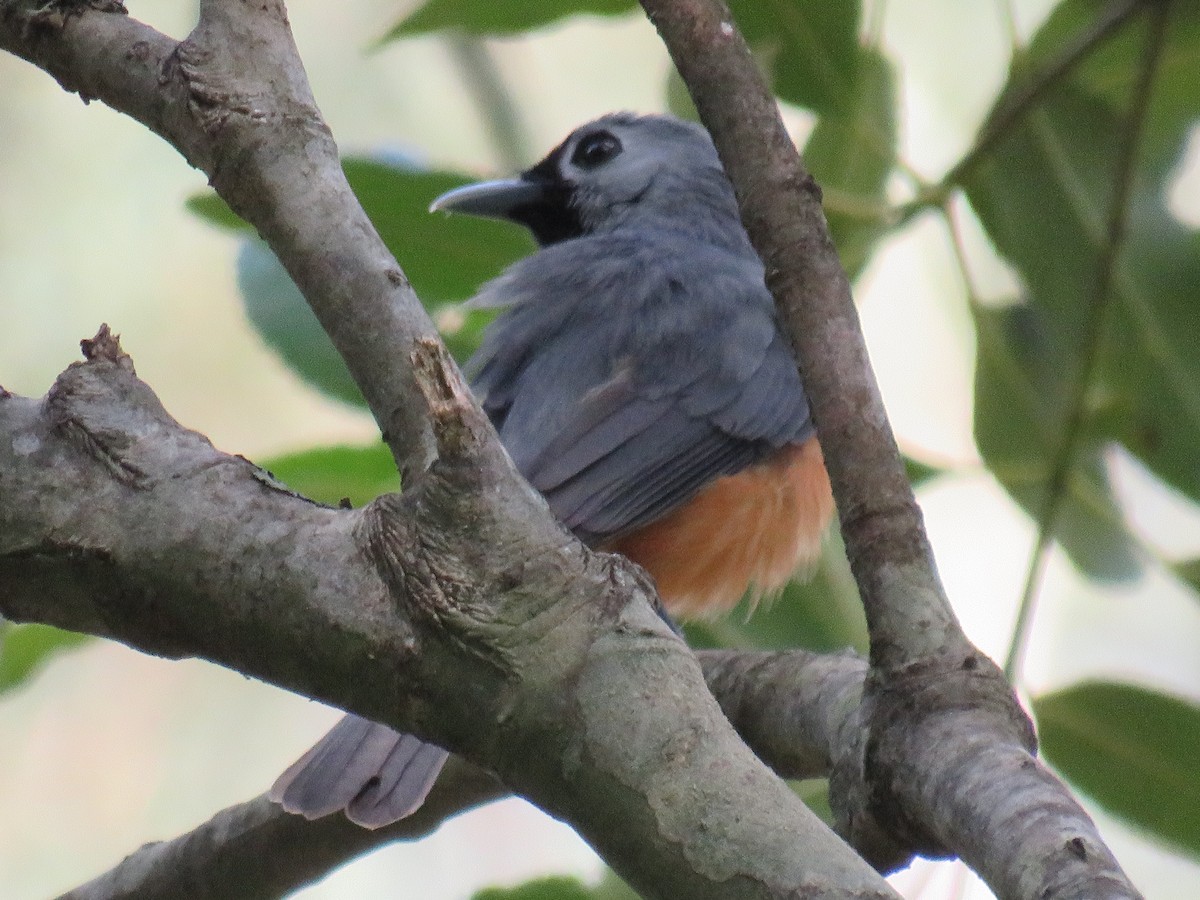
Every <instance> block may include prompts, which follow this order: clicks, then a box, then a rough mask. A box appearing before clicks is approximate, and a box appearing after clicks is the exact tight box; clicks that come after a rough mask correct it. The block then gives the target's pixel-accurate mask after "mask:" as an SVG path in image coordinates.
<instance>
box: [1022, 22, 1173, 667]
mask: <svg viewBox="0 0 1200 900" xmlns="http://www.w3.org/2000/svg"><path fill="white" fill-rule="evenodd" d="M1150 6H1151V7H1152V10H1153V11H1152V14H1151V19H1150V29H1149V31H1148V32H1147V34H1146V45H1145V47H1144V49H1143V51H1142V66H1141V70H1140V71H1139V73H1138V79H1137V83H1136V84H1135V85H1134V88H1133V91H1132V93H1131V95H1130V99H1129V114H1128V118H1127V122H1126V127H1125V128H1123V129H1122V130H1121V134H1120V138H1119V143H1118V144H1117V148H1116V151H1117V157H1116V167H1115V181H1114V184H1113V194H1112V201H1111V204H1110V206H1109V210H1108V221H1107V225H1106V228H1105V237H1104V243H1103V244H1102V245H1101V246H1100V248H1099V257H1098V259H1097V263H1096V287H1095V291H1094V292H1093V294H1092V296H1093V298H1094V299H1093V301H1092V306H1091V309H1090V310H1089V311H1088V318H1087V321H1086V322H1085V323H1084V334H1083V342H1082V344H1081V349H1080V361H1079V371H1078V375H1077V377H1076V381H1075V385H1074V390H1073V391H1072V394H1071V399H1070V402H1069V405H1068V407H1067V420H1066V424H1065V425H1064V428H1063V436H1062V443H1061V444H1060V445H1059V448H1058V452H1057V453H1056V454H1055V457H1054V461H1053V465H1052V467H1051V469H1050V478H1049V481H1048V482H1047V485H1046V498H1045V503H1044V505H1043V507H1042V511H1041V515H1040V516H1039V517H1038V536H1037V542H1036V543H1035V544H1034V549H1033V553H1032V555H1031V556H1030V560H1029V569H1028V571H1027V573H1026V576H1025V586H1024V588H1023V590H1022V592H1021V602H1020V606H1019V607H1018V609H1017V621H1016V624H1015V625H1014V627H1013V635H1012V639H1011V641H1010V643H1009V649H1008V656H1007V658H1006V659H1005V662H1004V673H1005V675H1007V676H1008V678H1009V680H1010V681H1011V680H1013V678H1014V677H1015V675H1016V673H1017V672H1018V671H1019V670H1020V668H1021V663H1022V661H1023V659H1024V654H1025V649H1026V646H1027V644H1028V642H1029V631H1030V627H1031V625H1032V619H1033V611H1034V607H1035V605H1036V603H1035V601H1036V596H1037V588H1038V586H1039V585H1040V584H1041V581H1042V575H1043V573H1044V571H1045V567H1046V560H1047V550H1048V549H1049V547H1050V541H1051V540H1052V539H1053V535H1054V526H1055V521H1056V520H1057V518H1058V513H1059V510H1060V508H1061V506H1062V500H1063V496H1064V495H1065V493H1066V486H1067V480H1068V479H1069V478H1070V476H1071V469H1072V466H1073V464H1074V461H1075V455H1076V452H1077V450H1078V447H1079V442H1080V438H1081V436H1082V433H1083V430H1084V425H1085V419H1086V405H1087V396H1088V391H1089V389H1090V388H1091V385H1092V379H1093V376H1094V374H1095V369H1096V363H1097V360H1098V359H1099V355H1100V354H1099V348H1100V344H1101V342H1102V341H1103V337H1104V327H1105V323H1106V321H1107V318H1108V310H1109V308H1110V306H1111V305H1112V299H1113V293H1114V291H1113V280H1114V276H1115V272H1116V268H1117V262H1118V258H1119V256H1120V252H1121V248H1122V246H1123V245H1124V242H1125V233H1126V228H1127V226H1128V221H1129V199H1130V195H1131V193H1132V190H1133V182H1134V180H1135V178H1136V176H1137V171H1136V169H1137V152H1138V146H1139V143H1140V139H1141V136H1142V134H1143V132H1144V130H1145V124H1146V115H1147V110H1148V108H1149V106H1150V94H1151V91H1152V90H1153V87H1154V77H1155V75H1156V74H1157V73H1158V69H1159V64H1160V62H1161V61H1162V51H1163V45H1164V43H1165V39H1166V31H1167V21H1168V19H1169V16H1170V6H1171V4H1170V0H1159V2H1156V3H1153V4H1150Z"/></svg>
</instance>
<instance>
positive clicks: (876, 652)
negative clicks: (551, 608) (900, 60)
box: [642, 0, 1137, 897]
mask: <svg viewBox="0 0 1200 900" xmlns="http://www.w3.org/2000/svg"><path fill="white" fill-rule="evenodd" d="M642 6H643V7H644V8H645V9H646V12H647V14H648V15H649V16H650V18H651V19H652V20H653V22H654V24H655V25H656V26H657V28H658V30H659V32H660V33H661V35H662V37H663V40H664V42H665V43H666V45H667V48H668V50H669V51H670V53H671V57H672V59H673V60H674V61H675V65H676V67H677V68H678V69H679V72H680V74H681V75H682V76H683V79H684V81H685V82H686V84H687V86H688V90H689V91H690V92H691V95H692V99H693V100H694V101H695V104H696V108H697V110H698V111H699V113H700V116H701V118H702V119H703V120H704V123H705V125H707V126H708V129H709V131H710V132H711V133H712V136H713V140H714V142H715V143H716V146H717V149H718V152H719V153H720V155H721V159H722V162H723V163H724V165H725V169H726V171H727V172H728V173H729V177H730V179H731V181H732V182H733V185H734V189H735V191H736V193H737V196H738V203H739V206H740V208H741V212H742V219H743V222H744V223H745V225H746V230H747V232H748V233H749V235H750V238H751V241H752V242H753V244H754V246H755V248H756V249H757V251H758V253H759V255H760V256H761V257H762V259H763V262H764V264H765V266H766V275H767V283H768V286H769V287H770V288H771V291H772V293H773V294H774V295H775V298H776V303H777V305H778V308H779V310H780V314H781V317H782V319H783V321H784V322H785V323H786V326H787V328H788V331H789V334H790V336H791V338H792V342H793V345H794V347H795V350H796V355H797V358H798V361H799V365H800V369H801V372H802V373H803V375H804V381H805V386H806V388H807V390H808V393H809V395H810V398H811V402H812V408H813V416H814V419H815V421H816V423H817V429H818V433H819V435H820V438H821V443H822V446H823V448H824V449H825V452H826V460H827V465H828V468H829V472H830V479H831V481H832V483H833V491H834V496H835V498H836V500H837V505H838V512H839V513H840V516H841V523H842V533H843V536H844V538H845V543H846V549H847V554H848V556H849V559H850V564H851V568H852V570H853V572H854V576H855V580H856V581H857V583H858V587H859V593H860V595H861V596H862V599H863V604H864V606H865V611H866V616H867V623H868V626H869V629H870V637H871V672H870V675H869V677H868V679H867V683H866V688H865V693H864V701H863V709H862V712H863V721H864V723H865V725H866V728H865V729H864V731H863V732H862V734H861V740H862V741H863V745H862V753H861V755H860V756H859V759H858V762H857V763H856V764H855V766H854V767H853V769H852V770H846V769H843V768H841V767H838V768H837V769H835V773H834V779H833V781H832V783H831V801H832V802H833V803H834V805H835V810H838V812H839V825H840V830H841V831H842V832H843V833H844V834H846V835H848V836H849V838H850V839H851V840H852V841H853V843H854V844H855V846H857V847H859V848H860V849H864V850H865V852H867V854H868V857H869V858H871V859H872V860H873V861H875V862H876V863H877V864H878V865H883V866H888V865H892V864H894V862H895V861H897V860H898V859H901V858H903V855H904V853H905V852H907V851H908V850H917V851H918V852H924V853H932V854H936V853H942V852H946V851H949V852H953V853H957V854H958V855H960V856H962V857H963V858H964V860H965V861H966V862H967V863H968V864H970V865H971V866H972V867H973V868H975V869H976V870H977V871H978V872H979V873H980V874H981V875H982V876H983V877H984V878H985V879H986V880H987V881H988V882H989V883H990V884H991V885H992V886H993V887H994V888H996V890H997V891H998V892H1000V893H1001V896H1006V897H1009V896H1011V897H1029V896H1038V897H1059V896H1062V897H1073V896H1085V895H1087V892H1088V891H1089V890H1091V889H1092V888H1093V887H1094V885H1095V884H1097V883H1103V884H1106V885H1108V884H1111V885H1119V888H1118V890H1119V892H1120V893H1119V894H1114V896H1118V895H1119V896H1129V897H1132V896H1137V892H1136V891H1135V890H1134V889H1133V888H1132V886H1131V885H1129V884H1128V881H1127V880H1126V879H1125V877H1124V874H1123V873H1121V871H1120V869H1119V867H1118V866H1117V865H1116V862H1115V860H1113V858H1112V856H1111V854H1109V853H1108V852H1107V850H1104V851H1103V852H1096V846H1093V845H1092V844H1091V843H1090V842H1091V841H1092V840H1093V839H1094V840H1095V842H1096V845H1097V846H1100V847H1102V846H1103V845H1102V844H1100V843H1099V837H1098V835H1096V833H1095V828H1094V826H1093V825H1092V823H1091V821H1090V820H1089V819H1088V818H1087V816H1086V815H1085V814H1084V813H1083V811H1082V810H1081V809H1080V808H1079V807H1078V804H1076V803H1075V802H1074V800H1073V799H1071V797H1070V794H1069V792H1068V791H1067V790H1066V788H1065V787H1064V786H1063V785H1062V784H1061V783H1059V782H1057V781H1056V780H1054V779H1052V778H1049V777H1045V778H1039V779H1038V780H1039V782H1040V783H1039V784H1038V785H1037V788H1036V790H1034V791H1032V792H1031V793H1027V794H1023V796H1025V797H1033V796H1036V798H1037V802H1038V803H1040V804H1042V808H1044V809H1045V810H1053V811H1054V815H1053V816H1051V818H1052V819H1053V821H1054V822H1055V828H1051V829H1049V830H1047V831H1041V832H1039V833H1038V834H1037V835H1033V834H1032V833H1031V832H1030V831H1029V830H1025V831H1022V832H1021V833H1020V835H1019V838H1020V839H1021V841H1022V844H1021V847H1020V848H1019V850H1018V851H1017V852H1016V853H1011V852H1010V851H1013V850H1014V847H1013V843H1012V840H1013V836H1014V835H1013V832H1012V831H1011V830H1010V829H1002V830H994V829H996V828H997V824H998V823H997V821H996V818H995V815H994V814H995V806H994V805H992V806H990V807H989V806H988V805H987V801H986V800H985V799H984V797H985V794H982V793H981V794H978V795H972V794H968V793H966V792H964V791H963V789H962V785H963V783H964V782H965V783H974V784H982V783H989V784H994V781H989V779H995V778H996V777H997V772H1002V773H1004V774H1005V775H1007V776H1011V777H1012V779H1013V787H1015V788H1020V786H1021V783H1022V778H1021V775H1020V774H1019V773H1024V772H1027V771H1029V770H1031V769H1034V768H1036V766H1037V763H1036V761H1035V760H1034V759H1033V758H1032V757H1031V756H1030V751H1031V750H1032V749H1033V732H1032V727H1031V726H1030V724H1029V722H1028V719H1027V718H1026V717H1025V715H1024V713H1023V712H1022V710H1021V709H1020V707H1019V705H1018V704H1017V702H1016V698H1015V697H1014V696H1013V694H1012V692H1011V690H1010V689H1009V688H1008V686H1007V684H1006V682H1005V681H1004V680H1003V677H1002V675H1001V673H1000V671H999V669H998V668H997V667H996V666H995V665H994V663H992V662H991V660H988V659H987V658H986V657H984V656H983V655H982V654H980V653H979V651H977V650H976V649H975V648H974V647H972V646H971V645H970V643H969V642H968V641H967V640H966V638H965V636H964V635H963V633H962V630H961V628H960V627H959V625H958V622H957V621H956V619H955V617H954V614H953V611H952V610H951V608H950V605H949V602H948V600H947V598H946V595H945V592H944V589H943V587H942V584H941V581H940V579H939V577H938V574H937V571H936V566H935V564H934V560H933V554H932V551H931V548H930V546H929V542H928V538H927V537H926V534H925V530H924V525H923V522H922V519H921V514H920V511H919V509H918V508H917V505H916V502H915V500H914V497H913V494H912V490H911V488H910V486H909V484H908V481H907V478H906V477H905V473H904V467H903V465H902V463H901V460H900V455H899V452H898V450H897V447H896V443H895V438H894V437H893V435H892V431H891V428H890V426H889V424H888V420H887V415H886V413H885V411H884V408H883V402H882V399H881V397H880V394H879V389H878V386H877V384H876V382H875V377H874V374H873V372H872V370H871V366H870V362H869V359H868V356H867V351H866V345H865V343H864V341H863V337H862V332H861V329H860V327H859V323H858V315H857V312H856V310H855V308H854V304H853V301H852V298H851V295H850V286H849V282H848V280H847V278H846V275H845V272H844V271H843V269H842V267H841V264H840V262H839V261H838V257H837V253H836V251H835V248H834V246H833V243H832V241H831V240H830V237H829V233H828V229H827V227H826V224H825V219H824V215H823V213H822V211H821V206H820V189H819V188H818V187H817V185H816V183H815V182H814V181H813V179H812V177H811V176H810V175H809V174H808V172H807V171H806V170H805V168H804V165H803V163H802V162H801V160H800V157H799V155H798V153H797V152H796V148H795V146H794V145H793V144H792V141H791V139H790V138H789V137H788V134H787V132H786V130H785V129H784V126H783V123H782V121H781V119H780V117H779V113H778V110H777V105H776V101H775V98H774V96H773V95H772V94H771V92H770V91H769V90H768V89H767V87H766V85H765V83H764V81H763V79H762V76H761V74H760V72H759V71H758V68H757V67H756V65H755V63H754V59H753V57H752V56H751V54H750V51H749V48H748V47H747V46H746V43H745V41H744V40H743V38H742V37H741V35H740V34H739V32H738V31H737V29H736V28H735V27H734V22H733V17H732V16H731V15H730V12H729V9H728V7H727V6H726V5H725V4H724V3H723V2H721V0H642ZM967 711H970V714H967ZM981 748H987V751H988V752H987V753H984V752H980V750H981ZM997 756H999V757H1000V758H1002V759H1003V760H1005V761H1006V762H1008V763H1009V764H1010V765H1008V766H1005V767H1001V768H999V769H997V768H996V764H997ZM968 770H969V771H970V774H969V775H968V774H967V772H968ZM917 773H920V777H918V774H917ZM934 785H936V789H932V788H933V786H934ZM921 786H924V787H927V788H931V789H930V790H928V791H924V792H923V791H922V790H921ZM939 797H940V798H943V800H942V803H943V804H945V798H950V797H952V798H958V800H959V802H958V804H957V805H954V804H950V805H949V806H953V807H954V808H953V814H952V815H947V809H948V808H949V806H947V805H942V806H937V805H935V802H934V801H935V800H936V799H937V798H939ZM864 806H865V807H867V808H869V809H870V810H871V814H870V815H869V816H867V817H861V816H859V815H858V814H857V812H856V811H857V810H860V809H862V808H864ZM1026 809H1028V807H1026ZM1065 809H1070V811H1071V812H1070V815H1067V816H1059V815H1058V813H1060V812H1061V811H1062V810H1065ZM1039 815H1040V813H1039ZM1068 823H1069V824H1068ZM1075 829H1078V832H1079V833H1086V834H1087V835H1088V841H1087V842H1085V843H1087V847H1086V852H1085V853H1084V854H1083V855H1084V857H1085V858H1086V861H1087V866H1086V867H1084V868H1083V869H1080V868H1079V867H1076V866H1073V865H1071V863H1070V861H1069V860H1067V859H1066V857H1065V856H1064V852H1063V848H1064V846H1066V847H1070V846H1074V844H1073V843H1072V841H1073V840H1074V837H1073V835H1074V834H1075ZM983 836H986V838H984V837H983ZM1030 869H1036V870H1037V871H1038V872H1039V873H1041V876H1042V877H1040V879H1032V878H1030V877H1029V875H1028V871H1029V870H1030ZM1035 882H1036V883H1035ZM1018 886H1019V888H1018ZM1026 891H1028V892H1026Z"/></svg>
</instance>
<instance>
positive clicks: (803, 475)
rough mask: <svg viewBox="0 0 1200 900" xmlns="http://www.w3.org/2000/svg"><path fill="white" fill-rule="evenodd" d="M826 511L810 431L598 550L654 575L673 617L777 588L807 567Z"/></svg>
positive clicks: (820, 465) (719, 608) (821, 469)
mask: <svg viewBox="0 0 1200 900" xmlns="http://www.w3.org/2000/svg"><path fill="white" fill-rule="evenodd" d="M832 515H833V493H832V491H831V490H830V487H829V475H828V474H827V473H826V471H825V462H824V459H823V457H822V456H821V446H820V444H818V443H817V439H816V438H810V439H809V440H807V441H805V442H804V443H803V444H793V445H792V446H790V447H787V448H784V449H783V450H781V451H780V452H779V453H777V454H775V455H774V456H772V457H771V458H770V459H769V460H767V461H765V462H763V463H759V464H758V465H755V466H751V467H750V468H748V469H744V470H742V471H741V472H738V473H737V474H736V475H729V476H726V477H724V478H721V479H719V480H717V481H715V482H713V483H712V484H710V485H709V486H708V487H706V488H705V489H704V490H703V491H701V492H700V493H699V494H698V495H696V497H695V499H693V500H691V501H689V502H688V503H687V504H685V505H684V506H681V507H680V508H679V509H677V510H675V511H674V512H672V513H670V514H669V515H667V516H664V517H663V518H661V519H659V520H658V521H657V522H652V523H651V524H649V525H647V526H646V527H644V528H640V529H638V530H637V531H634V532H632V533H630V534H627V535H625V536H623V537H621V538H618V539H617V540H615V541H612V542H611V543H609V544H606V545H605V546H604V548H603V549H605V550H611V551H615V552H617V553H621V554H623V555H625V556H628V557H629V558H630V559H632V560H633V561H634V562H636V563H637V564H638V565H640V566H641V567H642V568H644V569H645V570H646V571H647V572H649V573H650V575H651V576H652V577H653V578H654V581H655V583H656V584H657V585H658V592H659V595H660V596H661V597H662V600H663V604H664V605H665V606H666V608H667V611H668V612H670V613H671V615H673V616H678V617H680V618H695V617H698V616H713V615H717V614H719V613H722V612H726V611H727V610H729V609H731V608H732V607H733V606H735V605H736V604H737V602H738V601H739V600H741V598H742V597H743V596H744V595H745V594H746V592H747V591H750V592H751V597H752V598H753V599H755V600H757V599H758V598H760V597H761V596H762V595H764V594H769V593H772V592H774V591H777V590H779V589H780V588H782V587H783V586H784V584H786V583H787V581H788V580H789V579H790V578H791V577H792V575H793V574H794V573H795V572H796V570H797V569H801V568H803V567H805V566H811V565H812V564H813V563H814V562H816V560H817V556H818V555H819V554H820V549H821V538H822V536H823V535H824V533H825V528H826V526H827V525H828V524H829V519H830V517H831V516H832Z"/></svg>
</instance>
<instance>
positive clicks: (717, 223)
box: [431, 113, 745, 248]
mask: <svg viewBox="0 0 1200 900" xmlns="http://www.w3.org/2000/svg"><path fill="white" fill-rule="evenodd" d="M431 208H432V209H435V210H437V209H445V210H452V211H457V212H465V213H472V214H474V215H480V216H488V217H492V218H500V219H508V220H510V221H513V222H518V223H520V224H521V225H524V226H525V227H526V228H528V229H529V230H530V231H532V232H533V235H534V237H535V238H536V239H537V241H538V243H540V244H542V245H546V244H553V243H557V242H558V241H562V240H567V239H569V238H575V237H582V236H584V235H589V234H600V233H604V232H609V231H612V230H614V229H616V228H620V227H622V226H626V225H638V226H641V225H645V226H654V227H660V228H671V229H677V230H681V231H684V232H687V233H689V234H692V235H694V236H697V237H710V238H713V239H715V240H717V242H719V243H721V244H726V245H728V244H734V245H736V246H737V247H739V248H741V247H742V246H743V245H744V243H745V237H744V233H743V232H742V229H741V225H740V222H739V221H738V218H737V205H736V202H735V201H734V197H733V189H732V188H731V187H730V185H729V181H728V179H727V178H726V177H725V172H724V170H723V169H722V168H721V163H720V160H719V159H718V158H717V152H716V150H715V149H714V147H713V144H712V140H711V139H710V138H709V136H708V132H706V131H705V130H704V129H703V128H701V127H700V126H699V125H694V124H692V123H690V122H684V121H681V120H679V119H675V118H672V117H670V116H658V115H655V116H637V115H633V114H631V113H613V114H611V115H607V116H603V117H601V118H599V119H596V120H595V121H593V122H589V123H588V124H586V125H583V126H581V127H579V128H577V129H575V131H573V132H571V134H570V135H569V136H568V137H567V139H566V140H564V141H563V142H562V143H561V144H559V145H558V146H557V147H555V148H554V149H553V150H551V151H550V153H549V154H548V155H547V156H546V158H545V159H543V160H542V161H541V162H539V163H538V164H537V165H535V166H533V167H532V168H530V169H527V170H526V171H525V172H522V173H521V174H520V176H518V177H517V178H515V179H509V180H504V181H492V182H484V183H482V184H474V185H468V186H466V187H462V188H459V189H457V190H454V191H450V192H449V193H448V194H445V195H443V196H441V197H439V198H438V199H437V200H435V201H434V203H433V206H432V207H431Z"/></svg>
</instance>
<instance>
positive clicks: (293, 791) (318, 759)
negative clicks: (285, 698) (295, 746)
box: [268, 716, 450, 828]
mask: <svg viewBox="0 0 1200 900" xmlns="http://www.w3.org/2000/svg"><path fill="white" fill-rule="evenodd" d="M449 755H450V754H449V753H447V752H446V751H445V750H443V749H442V748H441V747H436V746H434V745H433V744H427V743H425V742H424V741H422V740H420V739H419V738H415V737H413V736H412V735H411V734H400V733H398V732H395V731H392V729H390V728H388V727H387V726H385V725H379V724H376V723H375V722H370V721H368V720H366V719H362V718H359V717H358V716H345V717H344V718H343V719H342V720H341V721H340V722H338V723H337V724H336V725H334V726H333V728H332V729H330V731H329V733H328V734H327V735H325V737H323V738H321V740H319V741H317V743H316V744H315V745H314V746H313V748H312V749H311V750H309V751H308V752H307V753H305V754H304V755H303V756H302V757H300V758H299V759H298V760H296V761H295V762H294V763H292V764H291V765H290V766H289V767H288V769H287V771H286V772H284V773H283V774H282V775H280V776H279V778H277V779H276V780H275V784H274V785H272V786H271V790H270V793H269V794H268V796H269V797H270V798H271V800H273V801H274V802H276V803H278V804H279V805H280V806H282V807H283V808H284V809H286V810H287V811H288V812H290V813H297V814H298V815H302V816H304V817H305V818H306V819H319V818H321V817H322V816H327V815H330V814H331V813H335V812H338V811H340V810H345V812H346V817H347V818H348V819H350V821H352V822H356V823H358V824H359V825H362V826H363V827H364V828H381V827H383V826H384V825H390V824H391V823H392V822H396V821H399V820H400V819H403V818H404V817H405V816H408V815H410V814H412V813H413V812H415V811H416V810H417V809H419V808H420V806H421V804H422V803H424V802H425V797H426V795H427V794H428V793H429V789H430V788H431V787H433V783H434V781H435V780H436V779H437V776H438V773H439V772H440V771H441V770H442V766H443V764H445V762H446V758H447V757H448V756H449Z"/></svg>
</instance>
